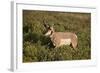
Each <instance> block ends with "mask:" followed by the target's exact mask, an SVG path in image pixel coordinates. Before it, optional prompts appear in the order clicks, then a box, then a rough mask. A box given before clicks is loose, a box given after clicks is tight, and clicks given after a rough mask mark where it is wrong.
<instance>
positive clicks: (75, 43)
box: [71, 38, 77, 49]
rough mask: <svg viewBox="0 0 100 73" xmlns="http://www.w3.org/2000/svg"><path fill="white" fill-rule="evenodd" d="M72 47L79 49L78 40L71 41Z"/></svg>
mask: <svg viewBox="0 0 100 73" xmlns="http://www.w3.org/2000/svg"><path fill="white" fill-rule="evenodd" d="M71 41H72V42H71V44H72V47H73V48H74V49H75V48H76V47H77V38H74V39H72V40H71Z"/></svg>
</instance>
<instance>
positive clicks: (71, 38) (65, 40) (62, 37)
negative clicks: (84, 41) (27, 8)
mask: <svg viewBox="0 0 100 73" xmlns="http://www.w3.org/2000/svg"><path fill="white" fill-rule="evenodd" d="M44 26H45V27H46V29H47V32H46V33H45V36H49V37H50V39H51V41H52V43H53V45H54V46H55V47H60V46H62V45H72V47H73V48H74V49H75V48H76V47H77V42H78V38H77V35H76V34H75V33H71V32H56V31H55V30H54V28H53V27H50V26H48V25H46V24H45V25H44Z"/></svg>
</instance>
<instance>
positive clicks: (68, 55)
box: [23, 10, 91, 63]
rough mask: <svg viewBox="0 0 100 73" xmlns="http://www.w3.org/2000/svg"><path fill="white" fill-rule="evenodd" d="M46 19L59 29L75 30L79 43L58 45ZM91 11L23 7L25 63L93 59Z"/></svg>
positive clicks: (64, 30) (56, 29)
mask: <svg viewBox="0 0 100 73" xmlns="http://www.w3.org/2000/svg"><path fill="white" fill-rule="evenodd" d="M43 20H45V21H46V22H47V23H48V24H49V25H52V24H54V29H55V31H60V32H66V31H67V32H74V33H76V34H77V36H78V46H77V48H76V49H73V48H72V47H71V46H67V45H66V46H61V47H59V48H54V47H53V45H52V42H51V40H50V38H49V37H45V36H44V33H45V32H46V29H45V27H44V26H43ZM90 35H91V14H90V13H75V12H73V13H70V12H52V11H51V12H50V11H32V10H23V62H25V63H26V62H41V61H61V60H85V59H91V37H90Z"/></svg>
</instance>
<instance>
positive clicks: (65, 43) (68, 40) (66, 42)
mask: <svg viewBox="0 0 100 73" xmlns="http://www.w3.org/2000/svg"><path fill="white" fill-rule="evenodd" d="M70 44H71V39H61V40H60V45H70Z"/></svg>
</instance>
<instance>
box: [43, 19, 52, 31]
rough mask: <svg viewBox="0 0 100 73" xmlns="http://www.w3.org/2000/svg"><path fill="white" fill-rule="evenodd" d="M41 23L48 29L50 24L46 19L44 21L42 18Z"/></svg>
mask: <svg viewBox="0 0 100 73" xmlns="http://www.w3.org/2000/svg"><path fill="white" fill-rule="evenodd" d="M43 25H44V27H45V28H46V29H49V28H50V26H49V25H48V23H47V22H46V21H44V20H43Z"/></svg>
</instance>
